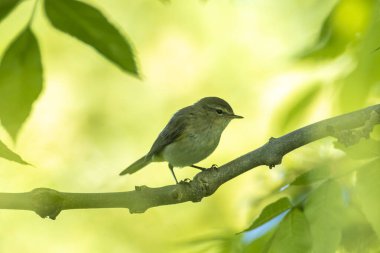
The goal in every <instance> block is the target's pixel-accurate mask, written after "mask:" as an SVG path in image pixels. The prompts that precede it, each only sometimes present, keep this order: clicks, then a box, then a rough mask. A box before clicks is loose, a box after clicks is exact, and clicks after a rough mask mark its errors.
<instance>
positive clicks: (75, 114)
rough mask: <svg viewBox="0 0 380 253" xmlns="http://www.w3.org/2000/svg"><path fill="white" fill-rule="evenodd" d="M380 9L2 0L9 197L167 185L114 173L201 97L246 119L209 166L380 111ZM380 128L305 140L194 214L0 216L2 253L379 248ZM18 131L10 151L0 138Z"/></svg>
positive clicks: (187, 209) (344, 4) (239, 2)
mask: <svg viewBox="0 0 380 253" xmlns="http://www.w3.org/2000/svg"><path fill="white" fill-rule="evenodd" d="M163 2H164V3H165V4H163ZM33 6H36V8H34V7H33ZM42 9H44V12H43V11H42ZM379 11H380V2H379V1H375V0H340V1H338V0H324V1H320V0H306V1H298V0H289V1H275V0H248V1H247V0H235V1H230V0H225V1H204V2H200V1H188V0H186V1H185V0H183V1H180V0H178V1H155V0H142V1H134V0H130V1H125V0H112V1H111V0H110V1H100V0H88V1H77V0H75V1H74V0H54V1H53V0H45V1H42V0H40V1H35V0H33V1H32V0H29V1H17V0H2V1H0V21H1V23H0V38H1V40H0V53H1V55H2V60H1V64H0V98H1V100H0V119H1V124H2V128H1V129H0V140H2V141H0V156H1V157H3V158H5V159H2V160H0V186H1V189H0V192H5V191H24V190H25V191H26V190H30V189H32V188H36V187H41V186H46V187H51V188H56V189H59V190H64V191H72V192H76V191H78V192H103V191H124V190H131V189H133V187H134V185H149V186H161V185H165V184H168V183H170V182H171V180H172V179H171V175H170V173H169V172H168V170H167V168H166V165H164V164H162V165H160V164H157V165H154V166H153V165H152V166H149V167H147V168H146V169H144V171H142V172H141V173H138V174H136V175H133V177H127V178H119V177H118V176H117V175H118V173H119V172H120V170H121V169H122V168H124V167H125V166H126V165H127V163H129V162H131V161H134V160H135V159H136V157H140V156H141V155H142V154H143V153H144V152H146V151H147V149H148V148H149V147H150V144H151V142H152V140H153V139H154V138H155V137H156V135H157V133H158V132H159V131H160V130H161V128H162V127H163V126H164V125H165V124H166V122H167V120H168V119H169V118H170V116H171V115H172V114H173V113H174V112H175V110H176V109H178V108H181V107H184V106H186V105H188V104H191V103H193V102H194V101H196V100H198V99H199V98H201V97H204V96H210V95H215V96H220V97H223V98H225V99H226V100H227V101H229V102H230V103H231V104H232V106H233V108H234V109H235V111H236V113H238V114H241V115H243V116H245V120H244V121H241V122H239V123H234V124H233V125H231V127H230V128H229V129H227V130H226V133H225V134H224V135H223V137H222V140H221V143H220V145H219V147H218V149H217V151H216V152H215V154H213V155H212V156H211V157H210V158H208V159H207V160H205V161H202V164H204V165H207V164H213V163H217V164H222V163H224V162H228V161H229V160H231V159H233V158H235V157H237V156H239V155H241V154H244V153H246V152H248V151H250V150H252V149H253V148H256V147H258V146H260V145H262V144H263V143H265V142H266V141H267V140H268V138H269V137H270V136H272V135H274V134H280V135H282V134H285V133H286V132H288V131H292V130H295V129H297V128H299V127H301V126H304V125H307V124H309V123H312V122H316V121H318V120H322V119H325V118H328V117H331V116H333V115H337V114H341V113H344V112H347V111H351V110H356V109H360V108H361V107H364V106H368V105H371V104H375V103H379V101H380V99H379V98H380V82H379V81H380V80H379V79H380V76H379V73H380V72H379V71H378V66H379V59H380V50H376V49H377V48H379V46H380V33H379V32H378V29H379V26H380V24H379V22H380V19H379V15H378V13H379ZM44 14H46V15H44ZM114 24H117V26H118V28H116V26H115V25H114ZM51 25H52V26H51ZM52 28H54V29H52ZM121 31H126V32H127V33H128V38H131V41H133V44H134V45H135V46H134V47H133V46H131V45H130V43H129V40H127V39H126V38H125V37H124V36H123V34H124V33H123V32H121ZM61 32H63V33H66V34H69V35H71V36H72V37H75V38H77V39H78V40H80V41H81V42H84V43H85V44H87V45H89V46H90V47H83V45H82V44H81V43H77V41H75V40H72V39H71V38H70V37H68V36H65V35H64V34H63V33H61ZM89 48H94V49H95V50H97V52H98V53H99V54H101V55H102V56H103V57H104V58H105V59H108V60H110V61H111V63H113V64H115V65H116V66H118V67H119V68H120V69H121V70H123V71H126V72H128V73H129V74H130V76H128V75H125V73H123V72H122V71H119V70H118V69H117V68H114V67H113V66H112V65H111V64H109V62H107V61H105V60H104V59H103V58H102V57H98V56H97V55H96V54H94V52H93V51H92V50H91V49H89ZM132 49H133V50H132ZM40 51H41V53H40ZM135 51H136V52H137V53H136V52H135ZM136 55H138V60H136V59H135V58H136ZM295 56H296V57H295ZM41 58H42V60H41ZM136 61H137V62H139V68H137V66H136V65H137V64H136ZM42 63H43V65H42ZM140 68H141V69H140ZM138 73H144V80H140V79H138V78H133V77H137V76H139V77H140V76H141V74H138ZM42 74H43V78H42ZM42 80H44V83H42ZM126 84H127V85H126ZM379 133H380V128H376V129H375V130H374V132H373V133H372V134H371V138H369V139H362V140H360V142H358V143H357V144H355V145H353V146H349V147H346V146H344V145H342V144H340V143H335V142H333V141H332V140H331V139H328V140H321V141H318V142H315V143H311V144H309V145H307V146H305V147H302V148H300V149H297V150H295V151H293V152H292V153H291V154H289V155H288V156H286V157H285V158H284V161H283V163H282V164H281V166H277V167H276V168H275V169H273V170H270V171H269V170H268V169H266V168H265V169H261V168H257V169H255V170H253V171H252V172H248V173H245V175H242V176H241V177H238V178H236V179H234V180H232V181H231V182H229V183H228V184H226V185H224V186H223V187H221V188H220V189H219V190H218V192H216V193H215V194H214V195H213V196H211V197H209V198H207V199H205V200H203V201H202V203H198V204H193V203H187V204H182V205H176V206H168V207H159V208H155V209H152V210H149V211H148V212H147V213H144V214H142V215H129V214H128V213H127V212H125V211H124V210H91V211H89V210H76V211H68V212H64V213H63V214H62V215H61V216H60V218H59V219H58V220H57V221H54V222H50V221H46V222H45V221H41V220H40V218H38V217H36V216H35V215H34V214H33V216H32V215H31V214H29V213H27V212H14V211H9V212H5V211H1V212H0V223H1V224H2V230H1V232H0V251H1V252H38V251H42V252H44V251H49V252H143V253H144V252H165V253H167V252H210V253H213V252H244V253H248V252H255V253H256V252H281V253H283V252H292V253H298V252H299V253H304V252H324V253H328V252H358V253H359V252H378V251H379V250H380V240H379V231H380V225H379V224H380V221H379V216H378V210H379V208H380V207H379V205H378V201H377V198H378V196H379V194H380V192H379V191H380V186H379V184H378V183H377V182H379V180H380V178H379V172H378V168H379V160H378V159H379V154H380V151H379V150H380V146H379V141H380V139H379V138H380V134H379ZM16 136H17V146H16V147H15V148H14V149H13V146H12V150H14V151H11V149H9V148H8V147H7V146H6V145H5V144H4V143H7V144H8V143H11V142H12V141H11V140H12V139H15V138H16ZM15 151H17V153H20V154H22V157H23V158H21V157H20V156H19V155H17V154H16V153H15ZM7 160H10V161H16V162H17V163H10V162H8V161H7ZM25 160H26V161H31V163H33V164H35V165H36V166H35V167H33V168H30V167H26V166H22V165H20V163H21V164H24V163H25V162H24V161H25ZM202 164H200V165H202ZM194 173H196V172H194V171H193V170H191V169H188V168H186V169H183V170H181V171H178V174H179V177H181V178H182V177H183V178H186V177H191V176H192V175H194ZM284 211H285V212H284ZM252 217H257V219H253V218H252ZM251 224H252V226H251V228H250V229H249V230H248V231H244V233H239V231H242V230H243V229H244V228H246V227H249V226H250V225H251ZM236 233H238V234H236ZM205 234H207V235H205ZM47 235H49V236H48V237H49V240H47V239H46V238H47ZM194 237H195V238H199V239H195V240H190V239H189V238H194ZM21 239H22V241H23V243H22V244H20V243H18V242H19V241H20V240H21ZM183 241H186V242H187V243H185V244H183V243H180V244H178V242H183ZM147 242H148V243H147Z"/></svg>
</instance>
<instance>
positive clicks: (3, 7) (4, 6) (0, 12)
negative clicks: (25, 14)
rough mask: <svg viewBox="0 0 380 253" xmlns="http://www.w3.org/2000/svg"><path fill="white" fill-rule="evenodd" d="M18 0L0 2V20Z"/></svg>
mask: <svg viewBox="0 0 380 253" xmlns="http://www.w3.org/2000/svg"><path fill="white" fill-rule="evenodd" d="M19 2H20V1H19V0H3V1H1V2H0V21H1V20H2V19H3V18H4V17H6V16H7V15H8V13H9V12H11V11H12V9H13V8H15V7H16V6H17V5H18V4H19Z"/></svg>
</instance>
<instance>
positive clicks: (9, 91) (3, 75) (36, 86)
mask: <svg viewBox="0 0 380 253" xmlns="http://www.w3.org/2000/svg"><path fill="white" fill-rule="evenodd" d="M41 90H42V64H41V55H40V49H39V47H38V42H37V40H36V38H35V37H34V34H33V33H32V31H31V30H30V29H29V28H27V29H25V30H24V31H23V32H21V34H20V35H19V36H18V37H17V38H16V39H15V40H14V41H13V42H12V43H11V45H10V46H9V47H8V48H7V50H6V51H5V53H4V56H3V59H2V61H1V64H0V98H1V99H0V119H1V122H2V125H3V126H4V128H5V129H6V130H7V131H8V132H9V134H10V135H11V136H12V137H13V138H14V139H16V136H17V134H18V132H19V130H20V128H21V126H22V124H23V123H24V121H25V120H26V118H27V117H28V116H29V114H30V111H31V110H32V105H33V102H34V101H35V100H36V99H37V97H38V96H39V94H40V93H41Z"/></svg>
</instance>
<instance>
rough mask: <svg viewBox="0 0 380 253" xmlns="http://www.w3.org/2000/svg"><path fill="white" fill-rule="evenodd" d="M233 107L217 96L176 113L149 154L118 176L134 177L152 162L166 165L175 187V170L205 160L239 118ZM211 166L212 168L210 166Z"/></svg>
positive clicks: (206, 98)
mask: <svg viewBox="0 0 380 253" xmlns="http://www.w3.org/2000/svg"><path fill="white" fill-rule="evenodd" d="M241 118H243V117H242V116H239V115H236V114H235V113H234V111H233V109H232V107H231V106H230V105H229V104H228V103H227V102H226V101H225V100H223V99H221V98H219V97H204V98H202V99H200V100H199V101H197V102H196V103H194V104H193V105H190V106H187V107H184V108H182V109H180V110H178V111H177V112H176V113H175V114H174V115H173V116H172V118H171V119H170V120H169V122H168V124H167V125H166V126H165V128H164V129H163V130H162V131H161V132H160V134H159V135H158V137H157V138H156V140H155V141H154V143H153V145H152V147H151V148H150V150H149V152H148V153H147V154H146V155H144V156H143V157H141V158H140V159H138V160H137V161H135V162H134V163H132V164H131V165H129V166H128V167H127V168H126V169H124V170H123V171H122V172H121V173H120V176H122V175H125V174H133V173H135V172H137V171H139V170H140V169H142V168H144V167H145V166H147V165H148V164H150V163H152V162H165V161H166V162H168V166H169V169H170V171H171V173H172V175H173V177H174V180H175V182H176V183H177V184H178V180H177V177H176V176H175V173H174V167H186V166H190V167H193V168H196V169H200V170H205V169H206V168H203V167H200V166H197V165H195V164H196V163H198V162H200V161H202V160H203V159H205V158H206V157H208V156H209V155H210V154H211V153H212V152H214V150H215V149H216V147H217V146H218V144H219V141H220V138H221V135H222V133H223V131H224V129H225V128H226V127H227V125H228V124H229V123H230V122H231V120H233V119H241ZM213 166H214V165H213Z"/></svg>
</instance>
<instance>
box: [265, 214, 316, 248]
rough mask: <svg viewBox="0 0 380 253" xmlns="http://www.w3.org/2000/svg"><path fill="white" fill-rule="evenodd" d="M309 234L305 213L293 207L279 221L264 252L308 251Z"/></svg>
mask: <svg viewBox="0 0 380 253" xmlns="http://www.w3.org/2000/svg"><path fill="white" fill-rule="evenodd" d="M311 243H312V242H311V235H310V229H309V224H308V221H307V219H306V217H305V215H304V214H303V213H302V212H301V211H300V210H298V209H293V210H292V211H291V212H290V213H288V214H287V215H286V216H285V218H284V220H283V221H282V222H281V223H280V226H279V227H278V229H277V231H276V232H275V234H274V236H273V238H272V240H270V241H269V242H268V245H267V250H266V251H265V252H266V253H279V252H281V253H309V252H311V249H312V245H311Z"/></svg>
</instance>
